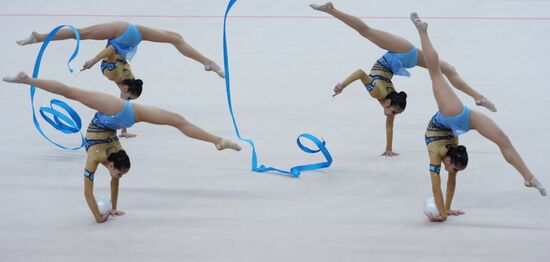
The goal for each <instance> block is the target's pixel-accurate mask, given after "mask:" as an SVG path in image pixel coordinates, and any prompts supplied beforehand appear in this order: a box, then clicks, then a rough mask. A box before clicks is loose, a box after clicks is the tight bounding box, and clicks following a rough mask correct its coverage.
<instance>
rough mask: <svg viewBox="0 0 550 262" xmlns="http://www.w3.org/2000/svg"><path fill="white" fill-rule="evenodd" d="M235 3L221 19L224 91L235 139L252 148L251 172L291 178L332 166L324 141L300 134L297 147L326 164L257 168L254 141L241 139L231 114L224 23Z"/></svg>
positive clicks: (233, 2) (231, 0)
mask: <svg viewBox="0 0 550 262" xmlns="http://www.w3.org/2000/svg"><path fill="white" fill-rule="evenodd" d="M235 2H237V0H230V1H229V3H228V4H227V9H226V10H225V15H224V18H223V60H224V70H225V89H226V92H227V103H228V105H229V112H230V113H231V119H232V120H233V126H234V127H235V132H236V133H237V137H238V138H239V139H240V140H242V141H245V142H247V143H248V144H250V146H252V171H254V172H267V171H276V172H279V173H282V174H285V175H290V176H293V177H298V176H299V175H300V172H301V171H306V170H314V169H319V168H326V167H329V166H330V165H331V164H332V156H331V155H330V153H329V151H328V149H327V148H326V146H325V141H321V140H319V139H318V138H317V137H315V136H314V135H311V134H306V133H304V134H301V135H300V136H298V138H297V139H296V143H297V144H298V147H300V149H302V151H304V152H306V153H310V154H315V153H318V152H321V153H323V155H324V156H325V159H326V162H321V163H315V164H308V165H301V166H295V167H293V168H291V169H290V171H286V170H281V169H278V168H274V167H267V166H264V165H260V166H258V157H257V155H256V148H255V146H254V141H252V140H251V139H246V138H242V137H241V134H240V132H239V128H238V127H237V122H236V120H235V115H234V113H233V105H232V103H231V81H230V74H229V58H228V57H229V55H228V52H227V37H226V36H227V34H226V22H227V14H228V13H229V10H231V7H233V5H234V4H235ZM300 138H307V139H309V140H310V141H311V142H313V143H314V144H315V145H316V146H317V147H318V149H310V148H308V147H306V146H304V145H303V144H302V142H301V141H300Z"/></svg>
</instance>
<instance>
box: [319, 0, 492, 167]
mask: <svg viewBox="0 0 550 262" xmlns="http://www.w3.org/2000/svg"><path fill="white" fill-rule="evenodd" d="M310 6H311V8H313V9H315V10H318V11H322V12H325V13H328V14H330V15H332V16H333V17H335V18H337V19H338V20H340V21H342V22H344V23H345V24H346V25H348V26H350V27H351V28H353V29H354V30H356V31H357V32H358V33H359V34H361V35H362V36H363V37H365V38H366V39H368V40H369V41H371V42H372V43H374V44H375V45H377V46H378V47H380V48H382V49H384V50H387V52H386V53H385V54H384V56H382V57H381V58H380V59H378V61H376V63H375V64H374V66H373V67H372V69H371V72H370V74H366V73H365V72H364V71H363V70H361V69H358V70H356V71H355V72H353V73H352V74H351V75H350V76H349V77H348V78H346V79H345V80H344V81H343V82H342V83H338V84H337V85H336V87H334V94H333V96H336V95H338V94H340V93H342V91H343V90H344V88H346V87H347V86H348V85H349V84H351V83H352V82H355V81H356V80H361V82H362V83H363V85H364V86H365V87H366V89H367V91H368V92H369V94H370V95H371V96H372V97H373V98H375V99H377V100H378V102H379V103H380V105H382V107H383V108H384V115H386V150H385V151H384V153H382V155H383V156H390V157H391V156H397V155H399V154H398V153H396V152H394V151H393V149H392V148H393V122H394V118H395V116H396V115H397V114H400V113H402V112H403V111H404V110H405V107H406V106H407V94H406V93H405V92H403V91H401V92H397V91H396V90H395V87H394V85H393V83H392V81H391V79H392V77H393V75H401V76H407V77H409V76H410V73H409V72H408V71H407V68H412V67H415V66H420V67H424V68H426V63H425V62H424V58H423V56H422V50H420V49H417V48H415V47H414V46H413V45H412V44H411V43H410V42H409V41H407V40H406V39H404V38H402V37H399V36H396V35H393V34H390V33H388V32H384V31H380V30H377V29H374V28H372V27H370V26H368V25H367V24H365V23H364V22H363V21H362V20H361V19H360V18H358V17H355V16H352V15H349V14H346V13H344V12H342V11H340V10H338V9H336V8H335V7H334V5H333V4H332V3H330V2H328V3H326V4H324V5H316V4H311V5H310ZM441 71H442V72H443V74H444V75H445V76H446V77H447V79H449V81H450V82H451V84H452V85H453V86H454V87H455V88H457V89H459V90H460V91H462V92H464V93H466V94H467V95H469V96H471V97H472V98H473V99H474V100H475V102H476V104H477V105H480V106H484V107H486V108H488V109H489V110H491V111H493V112H496V110H497V109H496V107H495V105H494V104H493V103H492V102H491V101H489V100H488V99H487V98H485V97H484V96H482V95H481V94H479V93H478V92H477V91H476V90H474V89H473V88H472V87H470V85H468V84H467V83H466V82H465V81H464V80H463V79H462V77H461V76H460V75H459V74H458V73H457V71H456V70H455V68H454V67H453V66H451V65H450V64H449V63H447V62H445V61H441Z"/></svg>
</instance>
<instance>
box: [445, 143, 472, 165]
mask: <svg viewBox="0 0 550 262" xmlns="http://www.w3.org/2000/svg"><path fill="white" fill-rule="evenodd" d="M447 156H449V157H451V164H453V165H455V166H457V167H464V168H466V166H467V165H468V152H466V147H465V146H451V147H449V150H448V151H447Z"/></svg>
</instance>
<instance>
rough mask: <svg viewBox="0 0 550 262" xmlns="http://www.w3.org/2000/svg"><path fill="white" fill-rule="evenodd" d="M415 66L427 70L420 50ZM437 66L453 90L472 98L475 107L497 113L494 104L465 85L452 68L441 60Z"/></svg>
mask: <svg viewBox="0 0 550 262" xmlns="http://www.w3.org/2000/svg"><path fill="white" fill-rule="evenodd" d="M416 65H417V66H420V67H424V68H428V67H427V66H426V62H425V61H424V56H423V52H422V50H418V62H417V64H416ZM439 66H440V68H441V72H442V73H443V74H444V75H445V77H447V80H449V82H451V85H452V86H453V87H454V88H456V89H458V90H460V91H462V92H464V93H465V94H467V95H468V96H470V97H471V98H473V99H474V101H475V103H476V105H478V106H483V107H486V108H487V109H489V110H490V111H492V112H496V111H497V108H496V106H495V104H493V103H492V102H491V101H490V100H489V99H487V98H486V97H485V96H483V95H481V94H480V93H478V92H477V91H476V90H475V89H473V88H472V87H471V86H470V85H469V84H468V83H466V81H464V79H462V77H461V76H460V74H458V72H457V71H456V69H455V67H454V66H452V65H451V64H449V63H447V62H446V61H444V60H441V59H440V60H439Z"/></svg>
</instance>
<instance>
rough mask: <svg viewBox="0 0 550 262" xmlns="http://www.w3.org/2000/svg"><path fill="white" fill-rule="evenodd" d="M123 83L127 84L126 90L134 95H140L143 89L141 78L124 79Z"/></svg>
mask: <svg viewBox="0 0 550 262" xmlns="http://www.w3.org/2000/svg"><path fill="white" fill-rule="evenodd" d="M122 83H123V84H125V85H127V86H128V92H130V93H131V94H132V95H135V96H136V97H139V96H140V95H141V91H142V90H143V81H141V79H124V81H123V82H122Z"/></svg>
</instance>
